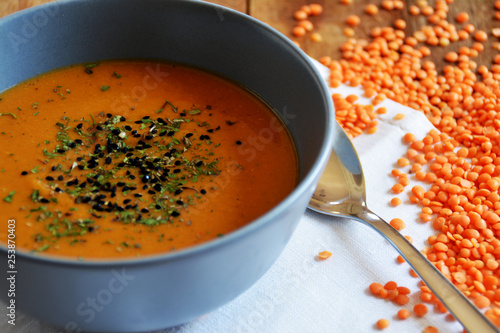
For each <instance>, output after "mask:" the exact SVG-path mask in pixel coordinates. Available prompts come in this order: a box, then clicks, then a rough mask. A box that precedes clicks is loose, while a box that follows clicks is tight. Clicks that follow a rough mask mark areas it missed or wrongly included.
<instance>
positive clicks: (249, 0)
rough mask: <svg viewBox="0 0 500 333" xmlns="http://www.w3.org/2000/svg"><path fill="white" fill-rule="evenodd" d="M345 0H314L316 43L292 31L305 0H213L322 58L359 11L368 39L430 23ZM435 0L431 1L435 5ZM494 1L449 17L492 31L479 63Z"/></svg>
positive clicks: (464, 1) (467, 0)
mask: <svg viewBox="0 0 500 333" xmlns="http://www.w3.org/2000/svg"><path fill="white" fill-rule="evenodd" d="M51 1H57V0H0V17H2V16H5V15H8V14H11V13H14V12H16V11H18V10H22V9H25V8H29V7H31V6H36V5H39V4H43V3H47V2H51ZM340 1H341V0H313V1H312V3H319V4H321V5H323V7H324V11H323V13H322V14H321V15H319V16H315V17H312V18H311V21H312V23H313V24H314V31H315V32H318V33H320V34H321V36H322V38H323V40H322V42H319V43H318V42H313V41H311V40H310V39H309V38H308V36H304V37H301V38H294V37H293V36H292V34H291V30H292V28H293V27H294V25H295V24H296V21H295V20H294V19H293V17H292V15H293V13H294V11H296V10H297V9H299V8H300V7H301V6H302V5H305V4H308V3H311V2H308V1H305V0H210V2H213V3H217V4H220V5H223V6H226V7H230V8H232V9H235V10H238V11H241V12H243V13H247V14H249V15H252V16H253V17H255V18H257V19H259V20H261V21H263V22H265V23H267V24H269V25H270V26H272V27H274V28H275V29H277V30H279V31H280V32H282V33H283V34H285V35H287V36H289V37H290V38H292V39H293V40H296V41H298V42H299V43H300V46H301V47H302V49H303V50H304V51H305V52H306V53H307V54H308V55H310V56H311V57H313V58H315V59H319V58H320V57H321V56H325V55H328V56H331V57H332V58H335V59H339V58H340V57H341V53H340V50H339V46H340V45H341V44H342V43H343V42H344V41H345V39H346V37H345V36H344V35H343V29H344V28H345V27H346V24H345V19H346V17H347V16H348V15H350V14H356V15H358V16H359V17H360V18H361V24H360V25H359V26H358V27H356V28H355V29H354V30H355V32H356V38H365V37H367V36H368V33H369V31H370V29H371V28H373V27H374V26H390V25H391V24H392V22H393V21H394V19H396V18H403V19H404V20H406V21H407V23H408V26H407V28H406V30H405V32H406V34H407V36H408V35H410V34H411V33H412V32H413V31H415V29H416V28H417V27H421V26H422V25H424V24H426V18H425V17H424V16H422V15H420V16H417V17H415V16H411V15H410V14H409V13H408V10H407V8H408V6H409V5H410V4H415V3H416V2H417V1H418V0H406V1H405V2H406V8H405V9H404V10H402V11H400V10H394V11H391V12H389V11H386V10H380V11H379V13H378V15H377V16H368V15H367V14H365V13H364V8H365V6H366V4H368V3H373V4H376V5H379V7H380V3H381V1H382V0H353V3H352V4H350V5H343V4H341V2H340ZM434 2H435V0H429V3H430V4H433V3H434ZM493 3H494V0H454V3H453V4H452V5H451V6H450V12H449V15H448V20H449V21H450V22H454V17H455V16H456V14H457V13H459V12H462V11H465V12H467V13H469V15H470V20H469V22H470V23H472V24H474V25H475V26H476V28H477V29H482V30H485V31H487V32H488V33H489V35H490V36H489V39H488V41H487V42H486V43H485V51H484V52H481V53H480V55H479V56H478V57H477V58H476V59H475V60H476V61H477V63H478V64H485V65H489V64H491V61H492V58H493V56H494V55H495V54H496V53H497V51H495V50H493V48H492V47H491V45H492V44H493V43H494V42H498V41H499V39H498V38H495V37H493V36H491V29H492V28H495V27H500V21H498V20H496V19H495V18H494V10H493ZM471 44H472V41H471V40H470V39H469V40H467V41H461V42H456V43H452V45H450V46H449V47H447V48H442V47H436V48H432V50H433V53H432V56H431V57H432V60H433V61H434V62H435V63H436V64H437V67H438V68H442V66H443V65H444V63H445V62H444V61H443V56H444V53H445V52H446V51H449V50H458V49H459V47H461V46H464V45H466V46H471Z"/></svg>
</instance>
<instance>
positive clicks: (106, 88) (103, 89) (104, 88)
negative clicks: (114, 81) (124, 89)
mask: <svg viewBox="0 0 500 333" xmlns="http://www.w3.org/2000/svg"><path fill="white" fill-rule="evenodd" d="M108 89H109V86H101V90H102V91H106V90H108Z"/></svg>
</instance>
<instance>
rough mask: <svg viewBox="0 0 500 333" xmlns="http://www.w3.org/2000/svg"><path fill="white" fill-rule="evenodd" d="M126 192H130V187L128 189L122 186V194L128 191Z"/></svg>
mask: <svg viewBox="0 0 500 333" xmlns="http://www.w3.org/2000/svg"><path fill="white" fill-rule="evenodd" d="M128 190H130V187H128V186H126V185H125V186H123V188H122V191H123V192H125V191H128Z"/></svg>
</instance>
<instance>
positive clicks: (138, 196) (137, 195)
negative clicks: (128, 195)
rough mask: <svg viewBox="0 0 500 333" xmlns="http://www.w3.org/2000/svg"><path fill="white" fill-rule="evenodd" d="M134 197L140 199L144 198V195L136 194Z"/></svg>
mask: <svg viewBox="0 0 500 333" xmlns="http://www.w3.org/2000/svg"><path fill="white" fill-rule="evenodd" d="M134 197H136V198H140V197H142V194H140V193H136V194H134Z"/></svg>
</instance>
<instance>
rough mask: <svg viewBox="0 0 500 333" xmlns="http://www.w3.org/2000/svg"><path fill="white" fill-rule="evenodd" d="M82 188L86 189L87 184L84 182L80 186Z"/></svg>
mask: <svg viewBox="0 0 500 333" xmlns="http://www.w3.org/2000/svg"><path fill="white" fill-rule="evenodd" d="M78 186H79V187H80V188H85V187H86V186H87V182H83V183H81V184H80V185H78Z"/></svg>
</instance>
